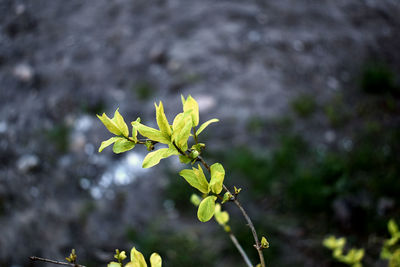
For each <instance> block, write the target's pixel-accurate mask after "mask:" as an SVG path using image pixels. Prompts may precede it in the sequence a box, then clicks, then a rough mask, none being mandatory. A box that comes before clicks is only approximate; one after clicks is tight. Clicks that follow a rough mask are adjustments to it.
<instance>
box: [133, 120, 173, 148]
mask: <svg viewBox="0 0 400 267" xmlns="http://www.w3.org/2000/svg"><path fill="white" fill-rule="evenodd" d="M132 126H134V127H135V128H136V129H137V130H138V131H139V133H140V134H141V135H143V136H144V137H147V138H149V139H150V140H153V141H157V142H160V143H162V144H169V143H171V142H170V140H169V139H167V138H165V136H164V135H163V134H162V133H161V132H160V131H158V130H156V129H154V128H151V127H148V126H146V125H143V124H141V123H140V122H138V121H133V122H132Z"/></svg>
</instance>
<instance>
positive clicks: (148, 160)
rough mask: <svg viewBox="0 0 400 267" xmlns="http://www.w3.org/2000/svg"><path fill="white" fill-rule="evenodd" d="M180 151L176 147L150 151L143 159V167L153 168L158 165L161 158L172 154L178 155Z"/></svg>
mask: <svg viewBox="0 0 400 267" xmlns="http://www.w3.org/2000/svg"><path fill="white" fill-rule="evenodd" d="M178 154H179V152H178V151H177V150H176V149H175V148H172V147H170V148H160V149H159V150H156V151H153V152H150V153H149V154H147V155H146V157H145V158H144V160H143V164H142V167H143V168H151V167H153V166H154V165H157V164H158V163H159V162H160V160H162V159H165V158H168V157H170V156H172V155H178Z"/></svg>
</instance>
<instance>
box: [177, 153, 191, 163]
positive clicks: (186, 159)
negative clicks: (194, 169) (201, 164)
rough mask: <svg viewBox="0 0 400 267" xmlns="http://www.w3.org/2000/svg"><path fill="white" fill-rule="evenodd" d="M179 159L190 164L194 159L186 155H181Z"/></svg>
mask: <svg viewBox="0 0 400 267" xmlns="http://www.w3.org/2000/svg"><path fill="white" fill-rule="evenodd" d="M179 161H180V162H181V163H183V164H189V163H190V162H191V161H192V160H191V159H190V158H188V157H186V156H184V155H180V156H179Z"/></svg>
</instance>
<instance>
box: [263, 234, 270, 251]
mask: <svg viewBox="0 0 400 267" xmlns="http://www.w3.org/2000/svg"><path fill="white" fill-rule="evenodd" d="M261 247H262V248H269V242H268V241H267V239H266V238H265V237H264V236H263V237H262V238H261Z"/></svg>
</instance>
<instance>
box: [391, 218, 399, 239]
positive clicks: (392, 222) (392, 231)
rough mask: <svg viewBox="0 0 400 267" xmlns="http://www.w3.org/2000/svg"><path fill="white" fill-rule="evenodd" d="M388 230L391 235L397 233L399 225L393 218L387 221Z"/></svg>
mask: <svg viewBox="0 0 400 267" xmlns="http://www.w3.org/2000/svg"><path fill="white" fill-rule="evenodd" d="M388 231H389V233H390V235H391V236H395V235H396V234H397V233H399V227H398V226H397V224H396V222H395V221H394V220H393V219H391V220H390V221H389V222H388Z"/></svg>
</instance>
